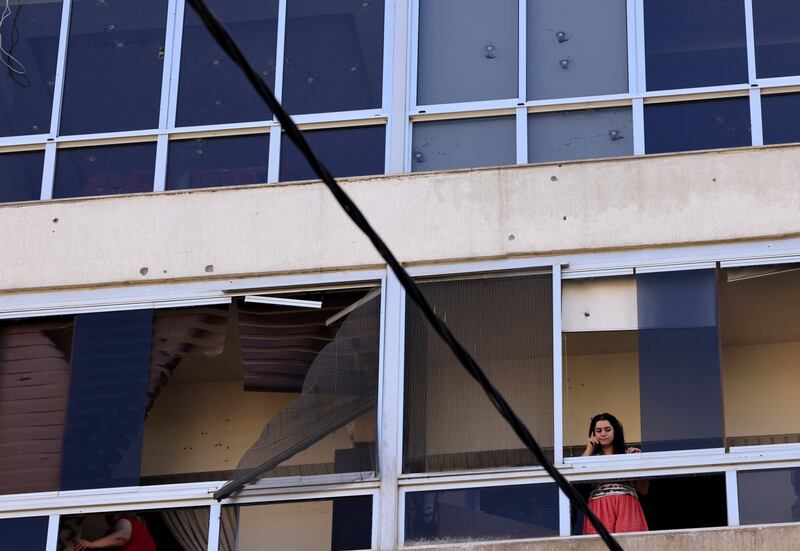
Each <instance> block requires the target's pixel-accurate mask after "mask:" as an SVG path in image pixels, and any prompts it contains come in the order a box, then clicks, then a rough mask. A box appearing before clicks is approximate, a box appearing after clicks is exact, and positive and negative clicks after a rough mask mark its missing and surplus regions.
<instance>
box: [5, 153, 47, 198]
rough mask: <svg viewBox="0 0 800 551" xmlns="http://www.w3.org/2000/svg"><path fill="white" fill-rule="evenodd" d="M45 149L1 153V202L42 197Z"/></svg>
mask: <svg viewBox="0 0 800 551" xmlns="http://www.w3.org/2000/svg"><path fill="white" fill-rule="evenodd" d="M43 166H44V151H24V152H20V153H3V154H2V155H0V203H8V202H12V201H35V200H36V199H39V197H41V189H42V167H43Z"/></svg>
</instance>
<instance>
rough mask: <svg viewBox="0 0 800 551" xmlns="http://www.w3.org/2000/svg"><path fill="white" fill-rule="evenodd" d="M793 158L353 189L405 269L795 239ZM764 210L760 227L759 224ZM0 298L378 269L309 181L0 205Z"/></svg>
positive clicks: (370, 181) (772, 153)
mask: <svg viewBox="0 0 800 551" xmlns="http://www.w3.org/2000/svg"><path fill="white" fill-rule="evenodd" d="M798 153H800V146H778V147H768V148H748V149H742V150H732V151H714V152H701V153H692V154H677V155H666V156H658V157H647V158H626V159H617V160H609V161H590V162H574V163H564V164H562V165H555V164H554V165H538V166H521V167H506V168H499V169H482V170H473V171H460V172H449V173H440V174H415V175H402V176H388V177H381V178H365V179H359V180H355V181H350V182H348V183H347V184H346V190H347V192H348V193H350V194H351V196H352V197H353V198H354V199H355V201H356V202H357V203H358V204H359V206H360V207H361V208H362V209H363V210H364V212H365V214H366V216H367V217H368V218H369V219H370V220H371V221H372V222H373V223H374V225H375V227H376V228H377V229H378V230H379V231H380V233H381V234H383V236H384V237H385V238H386V240H387V242H388V243H389V245H390V246H391V247H392V248H393V249H394V251H395V253H396V254H397V256H398V257H399V258H400V259H401V260H403V261H405V262H431V261H437V260H457V259H466V258H496V257H506V256H514V255H530V254H536V253H546V252H556V251H581V250H587V249H610V248H622V247H641V246H658V245H667V244H690V243H701V242H709V241H724V240H737V239H748V238H763V237H777V236H786V235H797V234H799V233H800V217H798V216H797V212H798V211H800V185H798V174H800V155H799V154H798ZM767 213H768V215H767ZM0 235H2V236H3V239H2V240H0V256H1V257H2V258H3V263H2V264H0V291H2V290H10V289H44V288H60V287H70V286H87V285H98V284H120V283H131V282H153V281H162V280H176V279H186V278H208V277H215V276H240V275H241V276H243V275H256V274H268V273H285V272H297V271H316V270H327V269H335V268H349V267H363V266H370V265H375V264H379V263H380V260H379V258H378V256H377V255H376V253H375V252H374V251H373V250H372V248H371V246H370V245H369V244H368V243H367V241H366V240H365V239H364V238H363V237H362V236H361V234H360V233H359V232H358V231H357V230H356V229H355V228H354V227H353V225H352V224H351V223H350V222H349V221H348V220H347V219H346V217H345V215H344V214H343V213H342V211H341V210H340V208H339V207H338V205H336V204H335V203H334V201H333V199H332V198H331V196H330V194H329V192H328V191H327V190H326V188H324V187H323V186H322V185H321V184H315V183H310V184H293V185H273V186H256V187H248V188H240V189H217V190H207V191H191V192H179V193H164V194H145V195H138V196H131V197H125V198H120V197H111V198H99V199H92V200H61V201H51V202H41V203H27V204H11V205H2V206H0Z"/></svg>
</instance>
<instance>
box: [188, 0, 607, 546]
mask: <svg viewBox="0 0 800 551" xmlns="http://www.w3.org/2000/svg"><path fill="white" fill-rule="evenodd" d="M188 2H189V4H191V6H192V7H193V8H194V9H195V11H196V12H197V14H198V15H199V16H200V19H201V20H202V21H203V24H204V25H205V26H206V28H207V29H208V31H209V32H210V33H211V35H212V36H213V37H214V39H215V40H216V41H217V43H218V44H219V45H220V46H221V47H222V49H223V50H224V51H225V53H226V54H227V55H228V56H230V58H231V59H232V60H233V62H234V63H236V64H237V65H238V66H239V67H240V68H241V69H242V70H243V71H244V73H245V76H246V77H247V79H248V80H249V81H250V83H251V84H252V85H253V86H254V87H255V89H256V91H257V92H258V94H259V96H261V98H262V99H263V100H264V101H265V102H266V103H267V105H269V107H270V109H271V110H272V112H273V113H275V116H276V117H277V119H278V121H279V122H280V124H281V127H282V128H283V130H284V131H285V132H286V135H287V136H288V137H289V139H290V140H292V142H293V143H294V144H295V146H296V147H297V148H298V149H299V150H300V152H301V153H302V154H303V156H304V157H305V158H306V160H307V161H308V163H309V165H310V166H311V168H312V169H313V170H314V173H315V174H316V175H317V176H318V177H319V178H320V179H321V180H322V181H323V182H324V183H325V185H326V186H327V187H328V189H329V190H330V191H331V193H332V194H333V196H334V197H335V198H336V200H337V201H338V203H339V205H340V206H341V207H342V209H344V211H345V212H346V213H347V215H348V216H349V217H350V219H351V220H352V221H353V223H355V225H356V226H358V228H359V229H360V230H361V231H362V232H364V234H365V235H366V236H367V238H368V239H369V240H370V242H371V243H372V245H373V246H374V247H375V249H376V250H377V251H378V253H379V254H380V255H381V257H383V259H384V260H385V261H386V263H387V264H388V265H389V267H390V268H391V270H392V272H393V273H394V275H395V276H396V277H397V279H398V281H399V282H400V284H401V285H402V286H403V289H404V290H405V291H406V294H407V295H408V297H409V298H411V300H413V301H414V302H415V303H416V305H417V306H418V307H419V309H420V311H421V312H422V314H423V316H424V317H425V318H426V319H427V320H428V322H429V323H430V324H431V326H432V327H433V329H434V330H435V331H436V333H438V335H439V336H440V337H441V338H442V340H444V342H445V343H446V344H447V346H448V347H449V348H450V350H452V351H453V353H454V354H455V355H456V357H457V358H458V360H459V362H460V363H461V365H462V366H463V367H464V369H466V370H467V372H468V373H469V374H470V375H471V376H472V378H473V379H475V381H477V383H478V384H479V385H480V386H481V388H483V390H484V392H485V393H486V396H487V397H488V398H489V400H490V401H491V402H492V404H493V405H494V407H495V408H496V409H497V411H498V412H500V415H502V416H503V418H504V419H505V420H506V421H507V422H508V424H509V425H510V426H511V428H512V429H513V431H514V432H515V433H516V435H517V436H518V437H519V439H520V440H522V443H523V444H525V446H526V447H527V448H528V449H529V450H530V451H531V453H533V455H534V457H535V458H536V460H537V461H538V462H539V464H541V465H542V467H543V468H544V469H545V471H547V473H548V474H549V475H550V476H551V477H552V478H553V480H554V481H555V483H556V484H557V485H558V487H559V488H560V489H561V490H562V491H563V492H564V493H565V494H566V496H567V497H568V498H569V500H570V502H571V503H572V504H573V505H574V506H575V507H576V508H578V509H579V510H580V511H581V512H582V513H583V514H584V515H586V517H587V518H588V519H589V521H590V522H591V523H592V526H594V528H595V530H597V532H598V534H599V535H600V537H601V538H602V539H603V541H604V542H605V544H606V545H607V546H608V548H609V549H611V550H612V551H622V546H620V544H619V543H618V542H617V541H616V540H615V539H614V537H613V536H612V535H611V534H610V533H609V531H608V530H607V529H606V527H605V526H604V525H603V523H602V522H600V519H598V518H597V516H596V515H595V514H594V513H593V512H592V511H591V510H590V509H589V507H588V506H587V505H586V501H585V500H584V499H583V497H582V496H581V495H580V493H579V492H578V491H577V490H576V489H575V488H574V487H573V486H572V485H571V484H570V483H569V482H568V481H567V479H566V478H564V476H563V475H562V474H561V473H560V472H558V469H556V468H555V466H553V464H552V463H550V461H549V460H548V459H547V457H546V456H545V454H544V452H543V451H542V449H541V448H540V447H539V444H538V443H537V442H536V439H534V437H533V435H532V434H531V433H530V431H529V430H528V428H527V427H526V426H525V424H524V423H523V422H522V420H521V419H520V418H519V417H518V416H517V414H516V413H515V412H514V410H513V409H512V408H511V406H510V405H509V403H508V402H507V401H506V399H505V398H504V397H503V396H502V394H500V392H499V391H498V390H497V389H496V388H495V387H494V385H492V383H491V381H490V380H489V378H488V377H487V376H486V373H484V371H483V369H481V367H480V366H479V365H478V363H477V362H476V361H475V360H474V359H473V358H472V356H471V355H470V353H469V352H467V350H466V349H465V348H464V347H463V346H462V345H461V343H460V342H459V341H458V339H456V337H455V336H454V335H453V334H452V333H451V332H450V330H449V329H448V328H447V326H446V325H445V324H444V322H442V320H440V319H439V317H438V316H437V315H436V314H435V313H434V311H433V308H431V305H430V304H428V301H427V300H426V299H425V297H424V296H423V294H422V292H421V291H420V289H419V287H417V285H416V283H414V280H413V279H411V276H409V275H408V272H406V271H405V269H404V268H403V266H402V265H401V264H400V262H398V260H397V258H395V256H394V254H393V253H392V251H391V250H389V247H387V246H386V244H385V243H384V242H383V239H381V237H380V236H379V235H378V234H377V233H376V232H375V230H374V229H372V226H371V225H370V224H369V222H368V221H367V219H366V218H365V217H364V215H363V214H362V213H361V211H360V210H359V209H358V207H357V206H356V204H355V203H353V201H352V200H351V199H350V197H348V195H347V194H346V193H345V192H344V190H343V189H342V188H341V187H340V186H339V184H338V183H337V182H336V180H335V179H334V178H333V176H332V175H331V173H330V171H329V170H328V169H327V167H326V166H325V165H324V164H323V163H322V161H320V160H319V158H317V156H316V155H315V154H314V152H313V151H312V149H311V147H310V146H309V145H308V142H307V141H306V139H305V137H304V136H303V134H302V133H301V132H300V130H299V129H298V128H297V125H295V123H294V121H293V120H292V118H291V117H290V116H289V114H288V113H287V112H286V110H285V109H284V108H283V106H282V105H281V104H280V103H279V102H278V100H277V99H276V98H275V96H274V94H273V93H272V91H271V90H270V89H269V86H267V84H266V83H265V82H264V80H263V79H262V78H261V75H260V74H259V73H258V71H256V70H255V69H254V68H253V66H252V65H250V63H249V62H248V61H247V59H246V58H245V56H244V54H243V53H242V51H241V49H240V48H239V46H238V45H237V44H236V42H235V41H234V40H233V37H231V35H230V34H229V33H228V31H227V30H226V29H225V27H224V26H223V25H222V23H221V22H220V21H219V19H218V18H217V17H216V16H215V15H214V14H213V13H212V12H211V10H210V9H209V8H208V6H206V4H205V2H204V1H203V0H188ZM234 491H236V490H235V489H234V490H231V492H230V493H233V492H234ZM216 497H217V498H218V499H222V498H224V497H225V496H221V495H218V496H216Z"/></svg>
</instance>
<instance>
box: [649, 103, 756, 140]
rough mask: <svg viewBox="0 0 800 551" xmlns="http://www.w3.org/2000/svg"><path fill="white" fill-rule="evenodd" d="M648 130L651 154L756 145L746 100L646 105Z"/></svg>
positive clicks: (748, 104)
mask: <svg viewBox="0 0 800 551" xmlns="http://www.w3.org/2000/svg"><path fill="white" fill-rule="evenodd" d="M644 128H645V134H644V137H645V151H646V152H647V153H668V152H671V151H693V150H697V149H717V148H722V147H743V146H747V145H751V144H752V140H751V138H750V102H749V100H748V99H747V98H746V97H742V98H726V99H715V100H707V101H690V102H684V103H660V104H654V105H645V107H644Z"/></svg>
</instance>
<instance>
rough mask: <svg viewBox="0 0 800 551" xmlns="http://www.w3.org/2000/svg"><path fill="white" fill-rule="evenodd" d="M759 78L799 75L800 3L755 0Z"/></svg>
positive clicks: (754, 20)
mask: <svg viewBox="0 0 800 551" xmlns="http://www.w3.org/2000/svg"><path fill="white" fill-rule="evenodd" d="M753 27H754V31H755V41H756V76H757V77H758V78H770V77H788V76H797V75H800V3H797V2H786V1H785V0H753Z"/></svg>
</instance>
